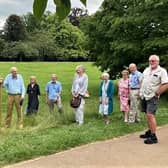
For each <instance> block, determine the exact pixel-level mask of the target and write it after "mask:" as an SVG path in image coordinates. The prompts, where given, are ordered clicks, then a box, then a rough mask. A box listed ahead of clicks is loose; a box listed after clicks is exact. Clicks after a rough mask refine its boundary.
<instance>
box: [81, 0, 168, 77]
mask: <svg viewBox="0 0 168 168" xmlns="http://www.w3.org/2000/svg"><path fill="white" fill-rule="evenodd" d="M167 9H168V0H136V1H135V0H118V1H116V0H105V1H104V2H103V4H102V8H101V11H99V12H97V13H96V14H95V15H94V16H92V17H91V18H89V19H88V18H86V19H85V18H84V19H83V21H82V23H81V29H82V30H83V31H85V33H86V34H87V35H88V37H89V40H88V42H89V45H88V47H89V49H90V54H91V57H92V58H94V59H95V61H96V64H97V65H98V66H100V67H101V70H102V71H103V70H110V72H111V74H112V76H113V77H116V75H117V74H118V72H120V71H121V70H122V69H123V67H124V66H128V64H129V63H131V62H135V63H136V64H138V66H139V68H140V69H143V68H144V67H145V66H146V65H147V58H148V56H149V55H150V54H158V55H159V56H160V57H161V64H162V65H164V66H165V67H167V68H168V62H167V60H168V24H167V23H168V22H167V18H168V12H167Z"/></svg>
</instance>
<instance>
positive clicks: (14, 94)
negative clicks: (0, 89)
mask: <svg viewBox="0 0 168 168" xmlns="http://www.w3.org/2000/svg"><path fill="white" fill-rule="evenodd" d="M8 95H11V96H17V95H21V93H8Z"/></svg>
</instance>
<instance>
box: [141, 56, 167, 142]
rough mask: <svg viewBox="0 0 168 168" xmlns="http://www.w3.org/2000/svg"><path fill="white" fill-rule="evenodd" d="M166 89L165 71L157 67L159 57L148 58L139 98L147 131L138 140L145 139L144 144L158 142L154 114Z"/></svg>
mask: <svg viewBox="0 0 168 168" xmlns="http://www.w3.org/2000/svg"><path fill="white" fill-rule="evenodd" d="M167 89H168V75H167V71H166V70H165V69H164V68H162V67H160V66H159V57H158V56H157V55H151V56H150V57H149V67H148V68H146V69H145V70H144V72H143V77H142V85H141V89H140V96H141V99H142V111H143V112H145V113H146V120H147V125H148V131H146V132H145V134H142V135H140V138H147V139H146V140H145V141H144V143H145V144H154V143H157V142H158V139H157V136H156V134H155V132H156V119H155V112H156V110H157V105H158V100H159V97H160V94H162V93H163V92H164V91H166V90H167Z"/></svg>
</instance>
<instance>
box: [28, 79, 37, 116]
mask: <svg viewBox="0 0 168 168" xmlns="http://www.w3.org/2000/svg"><path fill="white" fill-rule="evenodd" d="M27 95H28V104H27V110H26V114H27V115H30V114H33V113H34V114H36V113H37V111H38V107H39V96H40V87H39V85H38V84H37V83H36V77H35V76H31V77H30V83H29V84H28V86H27Z"/></svg>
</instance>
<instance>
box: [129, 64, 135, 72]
mask: <svg viewBox="0 0 168 168" xmlns="http://www.w3.org/2000/svg"><path fill="white" fill-rule="evenodd" d="M129 70H130V72H131V73H133V72H135V71H136V66H134V65H131V66H130V67H129Z"/></svg>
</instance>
